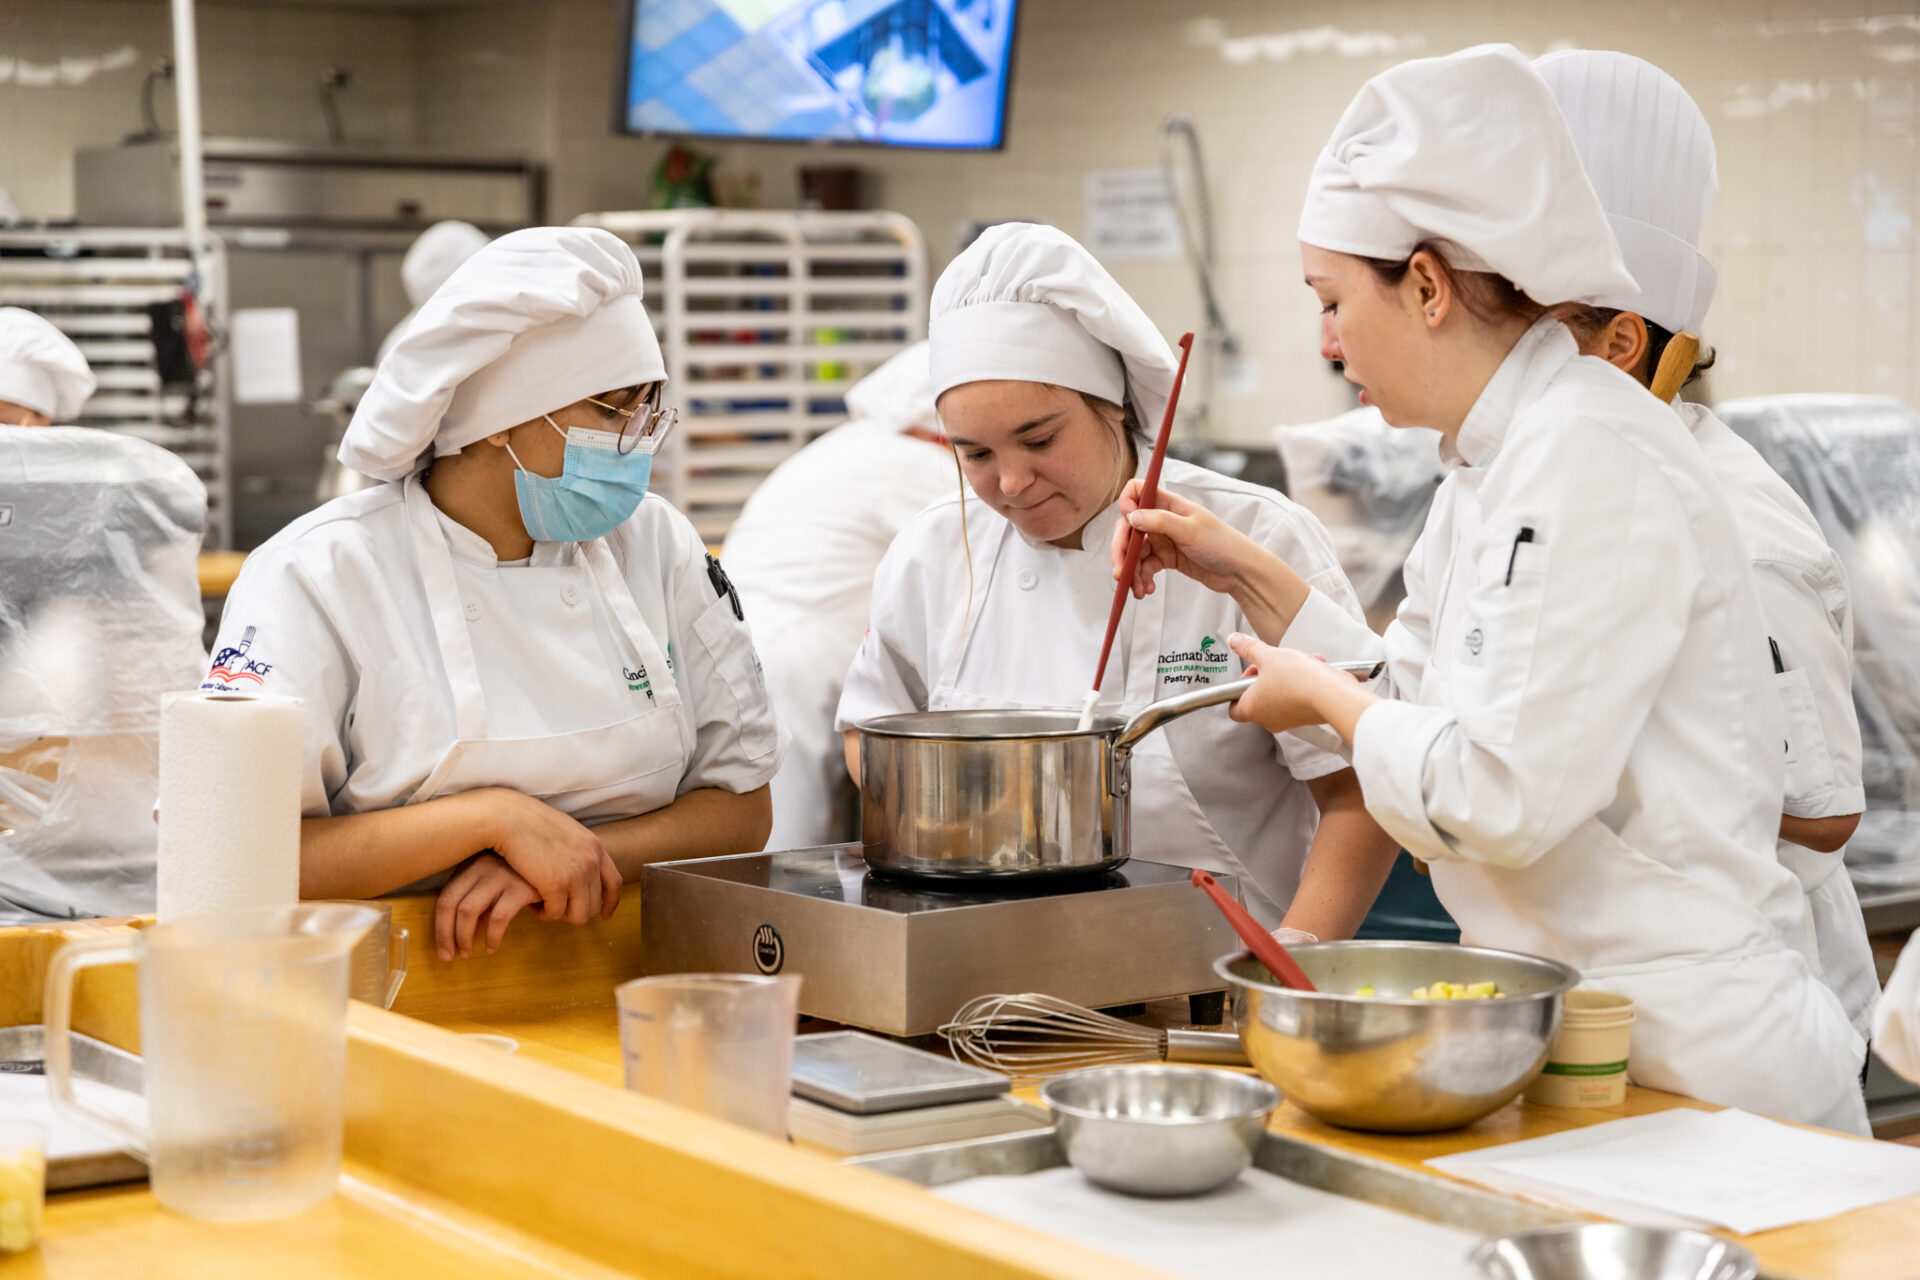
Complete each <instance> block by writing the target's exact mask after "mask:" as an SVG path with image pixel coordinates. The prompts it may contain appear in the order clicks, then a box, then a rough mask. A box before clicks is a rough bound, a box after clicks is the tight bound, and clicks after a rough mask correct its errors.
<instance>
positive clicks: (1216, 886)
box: [1193, 868, 1319, 991]
mask: <svg viewBox="0 0 1920 1280" xmlns="http://www.w3.org/2000/svg"><path fill="white" fill-rule="evenodd" d="M1193 882H1194V884H1196V885H1198V886H1199V887H1200V888H1201V889H1203V890H1205V892H1206V895H1207V896H1208V897H1209V898H1212V899H1213V905H1214V906H1216V907H1218V908H1220V914H1221V915H1223V916H1225V917H1226V918H1227V923H1228V924H1230V925H1232V926H1233V931H1234V932H1235V933H1237V934H1239V935H1240V941H1242V942H1244V943H1246V944H1247V950H1249V951H1251V952H1253V958H1254V959H1255V960H1258V961H1259V962H1260V963H1261V964H1263V965H1265V966H1267V971H1268V972H1270V973H1271V974H1273V976H1274V977H1276V978H1278V979H1280V985H1281V986H1283V987H1292V988H1293V989H1294V990H1295V991H1318V990H1319V988H1318V987H1316V986H1314V985H1313V981H1312V979H1310V978H1308V977H1307V975H1306V972H1305V971H1304V970H1302V969H1301V968H1300V966H1299V965H1297V964H1295V963H1294V962H1293V957H1292V956H1290V955H1288V954H1287V949H1286V948H1285V947H1283V946H1281V945H1280V943H1279V941H1278V940H1277V939H1276V938H1275V937H1274V936H1273V935H1272V934H1270V933H1268V932H1267V931H1266V930H1265V929H1263V928H1261V927H1260V922H1259V921H1258V920H1255V919H1254V918H1253V917H1252V916H1250V915H1248V914H1247V909H1246V908H1245V907H1243V906H1241V905H1240V904H1239V903H1237V902H1235V901H1234V900H1233V899H1232V898H1231V897H1229V896H1228V895H1227V891H1226V890H1225V889H1222V888H1221V887H1220V882H1219V881H1217V880H1215V879H1214V878H1213V877H1212V876H1210V875H1208V874H1207V873H1206V872H1204V871H1201V870H1199V869H1197V868H1196V869H1195V870H1194V873H1193Z"/></svg>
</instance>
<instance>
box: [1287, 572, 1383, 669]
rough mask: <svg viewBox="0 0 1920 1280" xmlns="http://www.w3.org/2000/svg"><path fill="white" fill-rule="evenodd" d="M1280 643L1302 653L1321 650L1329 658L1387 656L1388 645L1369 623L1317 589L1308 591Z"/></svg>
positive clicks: (1340, 659)
mask: <svg viewBox="0 0 1920 1280" xmlns="http://www.w3.org/2000/svg"><path fill="white" fill-rule="evenodd" d="M1280 643H1281V644H1282V645H1284V646H1285V647H1286V648H1289V649H1298V650H1299V651H1300V652H1302V653H1317V654H1319V655H1320V656H1321V657H1323V658H1325V659H1326V660H1327V661H1329V662H1347V661H1358V660H1360V659H1363V658H1380V657H1384V656H1386V646H1385V645H1384V643H1383V642H1382V641H1381V639H1380V637H1379V636H1377V635H1375V634H1374V633H1373V631H1372V629H1371V628H1369V627H1368V626H1367V624H1366V623H1364V622H1362V621H1361V620H1360V619H1358V618H1356V617H1354V616H1353V615H1352V614H1350V613H1348V612H1347V611H1346V610H1345V609H1343V608H1341V607H1340V605H1339V603H1338V602H1336V601H1335V600H1334V598H1333V597H1332V596H1329V595H1327V594H1326V593H1325V592H1323V591H1320V590H1317V589H1316V590H1312V591H1309V592H1308V593H1307V602H1306V603H1305V604H1303V605H1301V606H1300V612H1299V613H1297V614H1295V615H1294V618H1293V625H1292V626H1290V627H1288V628H1287V633H1286V634H1285V635H1283V636H1281V637H1280Z"/></svg>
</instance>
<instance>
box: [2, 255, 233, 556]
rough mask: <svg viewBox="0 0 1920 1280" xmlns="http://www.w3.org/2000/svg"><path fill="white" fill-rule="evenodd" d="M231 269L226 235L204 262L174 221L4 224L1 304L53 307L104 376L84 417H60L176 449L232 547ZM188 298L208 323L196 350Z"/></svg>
mask: <svg viewBox="0 0 1920 1280" xmlns="http://www.w3.org/2000/svg"><path fill="white" fill-rule="evenodd" d="M225 279H226V271H225V257H224V254H223V252H222V250H221V247H220V245H219V242H218V241H210V242H209V245H208V247H207V249H206V250H205V251H204V252H202V254H201V255H200V261H199V266H198V268H197V269H196V267H195V264H194V261H193V259H192V258H190V257H189V255H188V253H187V247H186V240H185V237H184V236H183V235H182V234H181V233H180V232H179V231H177V230H167V229H161V228H142V227H133V228H126V229H113V228H99V227H80V228H49V229H45V230H7V231H0V306H5V307H22V308H24V309H26V310H28V311H33V312H37V313H39V314H40V315H42V316H44V317H46V319H47V320H49V321H51V322H52V323H53V325H54V327H55V328H57V329H59V330H60V331H61V332H62V333H64V334H66V335H67V336H68V337H69V338H72V339H73V341H74V343H75V345H77V346H78V347H79V348H80V351H81V353H82V354H84V355H85V356H86V357H87V363H88V364H89V365H91V366H92V367H93V375H94V378H95V379H96V381H97V382H98V386H97V388H96V389H95V391H94V393H93V395H92V396H91V397H90V398H89V399H88V400H87V403H86V405H85V406H84V407H83V408H82V409H81V411H80V417H79V419H78V420H77V421H75V422H71V423H60V424H58V425H61V426H81V427H98V428H100V429H102V430H106V431H115V432H119V433H121V434H123V435H130V436H138V437H139V438H141V439H142V440H146V441H148V442H150V443H153V444H157V445H160V446H162V447H163V448H166V449H168V450H171V451H172V452H173V453H176V454H178V455H179V456H180V457H181V458H182V459H183V460H184V461H185V462H186V463H187V465H188V466H190V467H192V468H193V469H194V472H195V473H196V474H197V475H199V477H200V479H201V480H202V481H203V482H204V483H205V484H206V486H207V539H206V545H207V546H208V547H209V548H215V547H229V546H232V545H233V514H232V491H231V487H230V480H229V477H230V474H231V450H230V447H229V439H230V433H229V424H228V397H227V394H226V388H225V384H224V378H223V376H222V375H223V373H224V369H223V366H224V364H225V361H224V360H222V359H221V358H220V353H221V347H222V345H223V344H222V343H221V341H220V340H219V335H220V334H221V333H222V331H223V328H222V327H223V325H224V321H225V317H226V314H227V307H226V298H225V286H224V281H225ZM189 298H190V299H191V300H190V302H189ZM188 307H191V308H194V309H197V311H198V313H199V315H200V316H201V317H203V318H204V320H205V323H206V325H207V326H208V330H210V335H211V336H210V338H209V339H208V340H207V341H206V342H205V343H204V345H203V347H202V350H201V351H200V353H199V355H198V357H194V356H190V355H189V354H188V352H187V350H186V344H185V340H184V339H183V337H182V336H181V334H182V331H183V326H184V322H183V320H182V316H183V315H185V314H186V311H185V308H188ZM161 328H164V329H166V330H168V331H169V332H161V331H160V329H161Z"/></svg>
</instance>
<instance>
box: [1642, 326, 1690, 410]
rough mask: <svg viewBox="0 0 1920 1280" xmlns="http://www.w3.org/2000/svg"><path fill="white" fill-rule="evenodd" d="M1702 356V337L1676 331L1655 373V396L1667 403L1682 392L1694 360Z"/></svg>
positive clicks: (1663, 352) (1662, 354)
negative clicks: (1681, 389)
mask: <svg viewBox="0 0 1920 1280" xmlns="http://www.w3.org/2000/svg"><path fill="white" fill-rule="evenodd" d="M1699 358H1700V339H1698V338H1696V337H1694V336H1693V335H1692V334H1690V333H1676V334H1674V335H1673V341H1672V342H1669V343H1668V344H1667V349H1666V350H1665V351H1662V352H1661V353H1660V367H1659V368H1658V369H1656V370H1655V371H1654V374H1653V398H1654V399H1656V400H1658V401H1659V402H1660V403H1661V404H1666V403H1667V402H1668V401H1670V400H1672V399H1673V398H1674V397H1675V396H1677V395H1679V394H1680V388H1681V387H1683V386H1685V385H1686V381H1687V375H1688V374H1690V373H1692V372H1693V362H1694V361H1695V360H1697V359H1699Z"/></svg>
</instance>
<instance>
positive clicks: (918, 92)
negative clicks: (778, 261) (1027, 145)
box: [619, 0, 1018, 149]
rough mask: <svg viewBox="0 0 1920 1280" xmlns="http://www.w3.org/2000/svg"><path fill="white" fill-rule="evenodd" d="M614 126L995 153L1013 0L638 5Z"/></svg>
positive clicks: (705, 0) (743, 0) (1002, 125)
mask: <svg viewBox="0 0 1920 1280" xmlns="http://www.w3.org/2000/svg"><path fill="white" fill-rule="evenodd" d="M630 3H631V5H632V10H631V21H630V31H629V38H628V40H627V48H626V67H625V71H626V75H625V81H626V84H625V90H626V91H625V92H624V93H623V94H622V95H621V100H620V101H621V108H620V110H621V115H620V121H619V124H620V127H621V129H622V130H624V131H625V132H628V133H653V134H692V135H700V136H707V137H726V138H761V139H774V140H786V141H794V142H812V141H817V140H822V139H824V140H829V141H838V142H868V143H881V144H885V145H889V146H901V147H952V148H972V149H992V148H996V147H998V146H1000V145H1001V141H1002V138H1003V137H1004V134H1005V130H1006V107H1007V79H1008V74H1009V72H1010V70H1011V62H1012V57H1013V24H1014V10H1015V6H1016V5H1017V3H1018V0H630Z"/></svg>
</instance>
